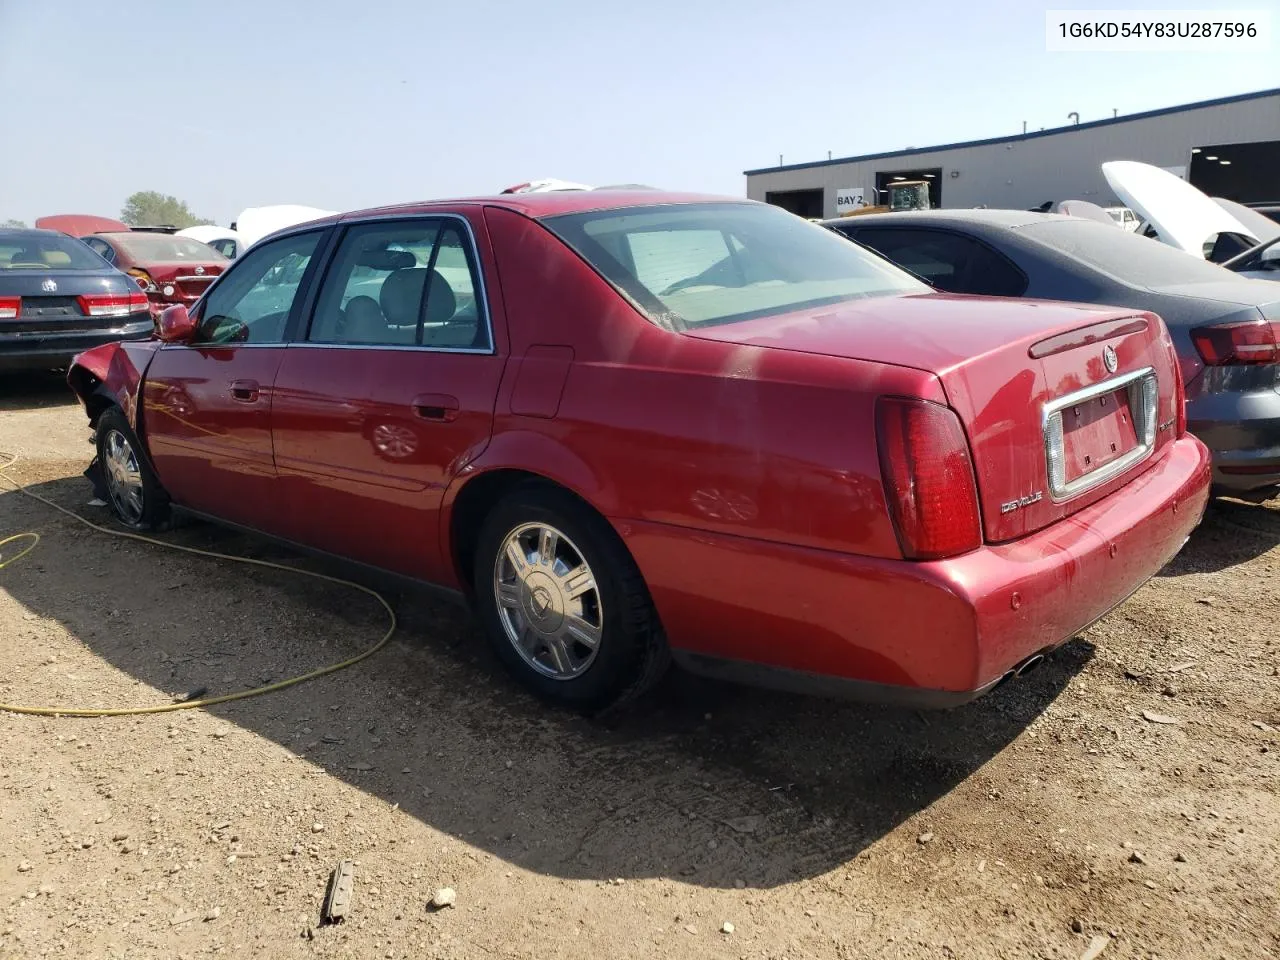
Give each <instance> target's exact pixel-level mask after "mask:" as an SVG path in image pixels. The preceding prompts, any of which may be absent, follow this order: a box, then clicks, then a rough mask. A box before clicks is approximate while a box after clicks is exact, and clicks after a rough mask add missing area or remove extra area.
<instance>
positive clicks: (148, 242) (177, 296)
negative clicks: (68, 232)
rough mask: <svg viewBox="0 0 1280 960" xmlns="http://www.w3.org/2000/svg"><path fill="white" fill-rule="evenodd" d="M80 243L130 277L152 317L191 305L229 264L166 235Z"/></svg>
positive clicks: (133, 234) (201, 246)
mask: <svg viewBox="0 0 1280 960" xmlns="http://www.w3.org/2000/svg"><path fill="white" fill-rule="evenodd" d="M80 239H81V242H83V243H86V244H88V246H89V247H90V248H91V249H92V250H93V251H94V252H95V253H97V254H98V255H99V256H100V257H102V258H103V259H104V260H106V261H107V263H109V264H111V265H112V266H113V267H115V268H116V269H117V270H123V271H124V272H125V273H127V274H129V276H131V277H133V280H134V283H136V284H137V285H138V286H139V287H140V288H141V289H142V290H143V292H144V293H146V295H147V299H149V300H150V301H151V312H152V314H153V315H154V316H159V314H160V311H161V310H163V309H164V308H165V307H168V306H172V305H173V304H175V303H182V304H186V305H187V306H191V305H192V304H194V303H195V302H196V301H197V300H198V299H200V295H201V294H202V293H204V292H205V290H207V289H208V288H209V284H210V283H212V282H213V278H214V277H216V276H218V274H220V273H222V271H223V270H225V269H226V267H227V264H229V263H230V262H231V261H230V260H228V259H227V258H226V257H224V256H223V255H222V254H220V253H219V252H218V251H217V250H215V249H213V247H211V246H209V245H208V244H207V243H201V242H200V241H199V240H192V239H191V238H190V237H176V236H173V235H172V234H168V233H151V232H144V231H129V232H128V233H93V234H89V235H88V236H84V237H81V238H80Z"/></svg>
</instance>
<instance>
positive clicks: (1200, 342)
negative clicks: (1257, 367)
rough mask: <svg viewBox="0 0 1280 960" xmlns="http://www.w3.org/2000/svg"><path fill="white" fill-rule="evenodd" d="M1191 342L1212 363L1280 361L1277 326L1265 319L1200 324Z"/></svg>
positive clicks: (1213, 364) (1210, 364)
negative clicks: (1206, 325) (1208, 325)
mask: <svg viewBox="0 0 1280 960" xmlns="http://www.w3.org/2000/svg"><path fill="white" fill-rule="evenodd" d="M1191 342H1192V343H1194V344H1195V345H1196V350H1197V351H1199V353H1200V356H1201V357H1202V358H1203V359H1204V362H1205V366H1209V367H1224V366H1228V365H1230V366H1235V365H1243V364H1263V363H1280V343H1277V337H1276V327H1275V324H1272V323H1268V322H1267V321H1266V320H1254V321H1250V322H1247V323H1223V324H1219V325H1218V326H1214V327H1199V328H1197V329H1195V330H1192V331H1191Z"/></svg>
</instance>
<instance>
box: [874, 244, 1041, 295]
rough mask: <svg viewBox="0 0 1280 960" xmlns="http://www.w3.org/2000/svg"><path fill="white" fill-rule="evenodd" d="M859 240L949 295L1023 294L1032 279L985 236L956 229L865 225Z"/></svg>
mask: <svg viewBox="0 0 1280 960" xmlns="http://www.w3.org/2000/svg"><path fill="white" fill-rule="evenodd" d="M851 232H852V235H853V238H854V239H855V240H857V241H858V242H859V243H861V244H864V245H865V246H868V247H870V248H871V249H872V250H875V251H876V252H877V253H880V254H881V255H883V256H885V257H888V258H889V259H890V260H892V261H893V262H894V263H896V264H898V265H899V266H901V267H905V268H906V269H908V270H910V271H911V272H912V273H914V274H916V276H918V277H920V278H922V279H923V280H925V281H926V282H927V283H929V284H931V285H932V286H934V287H937V288H938V289H939V290H944V291H946V292H947V293H972V294H980V295H982V296H988V297H1020V296H1022V294H1023V293H1025V292H1026V289H1027V278H1026V276H1025V275H1024V274H1023V273H1022V271H1021V270H1019V269H1018V267H1017V266H1015V265H1014V264H1013V263H1012V262H1011V261H1010V260H1009V259H1008V258H1007V257H1005V256H1004V255H1003V254H1001V253H998V252H997V251H995V250H993V249H992V248H991V247H989V246H987V245H986V244H985V243H983V242H982V241H980V240H977V239H975V238H973V237H970V236H965V235H962V234H959V233H955V232H953V231H950V230H926V229H920V228H897V227H890V226H883V227H862V228H858V229H856V230H853V231H851Z"/></svg>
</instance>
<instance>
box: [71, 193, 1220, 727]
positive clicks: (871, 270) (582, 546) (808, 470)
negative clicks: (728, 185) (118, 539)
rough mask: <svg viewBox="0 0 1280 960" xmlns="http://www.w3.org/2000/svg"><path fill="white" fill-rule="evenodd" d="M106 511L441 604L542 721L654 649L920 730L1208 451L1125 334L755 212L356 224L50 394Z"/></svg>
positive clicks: (1200, 498)
mask: <svg viewBox="0 0 1280 960" xmlns="http://www.w3.org/2000/svg"><path fill="white" fill-rule="evenodd" d="M69 378H70V382H71V385H72V387H73V388H74V389H75V391H76V393H77V394H78V395H79V396H80V398H81V400H82V401H83V403H84V405H85V407H86V409H87V412H88V414H89V417H90V420H91V422H92V423H93V425H94V426H95V427H96V430H97V438H98V461H99V465H100V468H101V472H102V486H103V487H104V491H103V492H104V496H109V499H110V501H111V503H112V504H113V507H114V509H115V511H116V513H117V514H118V516H119V518H120V519H121V520H122V521H123V522H124V523H125V524H127V525H128V526H131V527H134V528H143V529H145V528H149V527H151V528H154V527H156V526H158V525H161V524H163V523H164V522H165V520H166V518H167V517H168V516H169V514H170V511H171V510H173V509H180V510H182V511H185V512H188V513H193V514H196V515H200V516H204V517H208V518H213V519H216V520H218V521H222V522H226V523H230V524H235V525H239V526H241V527H247V528H251V529H253V530H257V531H261V532H263V533H266V534H269V535H271V536H273V537H277V538H281V539H283V540H286V541H291V542H293V543H296V544H300V545H303V546H305V547H308V548H312V549H315V550H319V551H324V552H327V553H330V554H336V555H339V556H342V557H345V558H349V559H351V560H355V561H360V562H362V563H364V564H370V565H373V566H375V567H380V568H385V569H387V570H391V571H395V572H396V573H399V574H405V575H408V576H410V577H413V578H417V579H419V580H422V581H429V582H432V583H435V584H439V585H443V586H445V587H447V588H450V589H452V590H454V591H457V592H458V593H459V594H464V595H467V596H469V597H470V598H471V600H472V602H473V603H474V605H475V607H476V609H477V610H478V612H479V615H480V617H481V618H482V619H483V622H484V626H485V628H486V629H487V632H488V635H489V637H490V638H491V639H492V642H493V645H494V649H495V650H496V651H497V653H498V655H499V657H500V658H501V659H502V660H503V661H504V662H505V663H506V664H507V666H508V667H509V668H510V669H511V670H512V671H513V672H514V673H515V674H516V675H517V676H518V677H520V678H521V679H522V680H523V681H524V682H525V683H526V684H528V685H529V686H530V687H532V688H533V689H534V690H535V691H537V692H538V693H540V694H542V695H544V696H547V697H550V698H554V699H556V700H559V701H562V702H567V703H571V704H575V705H579V706H586V707H596V706H599V705H601V704H606V703H609V702H612V701H616V700H618V699H619V698H622V697H625V696H627V695H629V694H633V693H635V692H637V691H639V690H641V689H643V688H644V687H645V686H646V685H648V684H649V683H651V682H652V681H653V680H654V679H655V678H656V677H657V676H658V675H659V674H660V673H661V671H662V668H663V667H664V666H665V665H666V664H667V662H668V659H669V658H670V657H672V656H674V658H675V659H676V660H677V661H678V662H680V663H682V664H683V665H685V666H686V667H688V668H690V669H692V670H695V671H697V672H701V673H706V674H711V675H715V676H721V677H728V678H734V679H740V680H746V681H752V682H759V683H764V684H769V685H773V686H778V687H783V688H790V689H805V690H817V691H826V692H831V693H849V694H852V695H854V696H857V697H861V698H864V699H879V700H886V701H896V702H903V703H911V704H917V705H932V706H944V705H951V704H957V703H960V702H963V701H965V700H968V699H971V698H973V697H974V696H976V695H979V694H981V693H983V692H985V691H987V690H989V689H990V688H992V687H993V686H994V685H995V684H997V683H999V682H1000V681H1001V680H1002V679H1004V678H1006V677H1009V676H1011V675H1013V674H1016V673H1018V672H1020V671H1022V670H1024V669H1025V668H1027V667H1028V666H1029V665H1031V664H1034V663H1036V662H1038V660H1039V658H1041V657H1042V656H1043V655H1044V654H1045V653H1046V652H1048V651H1050V650H1052V649H1053V648H1055V647H1056V646H1058V645H1059V644H1060V643H1062V642H1063V641H1065V640H1066V639H1068V638H1070V637H1072V636H1074V635H1075V634H1076V633H1077V632H1078V631H1080V630H1081V629H1083V628H1084V627H1086V626H1087V625H1089V624H1090V623H1092V622H1093V621H1094V620H1096V619H1097V618H1099V617H1101V616H1102V615H1104V614H1105V613H1107V612H1108V611H1109V610H1110V609H1111V608H1112V607H1114V606H1115V605H1116V604H1118V603H1120V602H1121V601H1122V600H1124V599H1125V598H1126V597H1127V596H1128V595H1129V594H1130V593H1132V592H1133V591H1134V590H1135V589H1137V588H1138V587H1139V586H1140V585H1141V584H1142V583H1143V582H1144V581H1146V580H1147V578H1149V577H1150V576H1151V575H1152V574H1154V573H1155V572H1156V571H1157V570H1159V569H1160V567H1161V566H1162V565H1163V564H1164V563H1165V562H1166V561H1167V560H1169V558H1170V557H1172V556H1173V555H1174V554H1175V553H1176V552H1177V551H1178V549H1179V548H1180V547H1181V546H1182V544H1183V543H1184V542H1185V541H1186V539H1187V536H1188V534H1189V533H1190V531H1191V530H1192V528H1193V527H1195V526H1196V524H1197V522H1198V521H1199V519H1200V517H1201V515H1202V512H1203V510H1204V506H1205V502H1206V499H1207V495H1208V484H1209V457H1208V453H1207V452H1206V450H1205V448H1204V446H1203V445H1202V444H1201V443H1200V442H1199V441H1198V440H1196V439H1195V438H1194V437H1192V436H1190V435H1188V434H1187V433H1186V428H1185V424H1184V419H1183V413H1182V408H1183V401H1182V395H1181V380H1180V378H1179V377H1178V376H1177V360H1176V358H1175V355H1174V352H1173V347H1172V346H1171V344H1170V340H1169V336H1168V333H1167V332H1166V330H1165V328H1164V325H1163V323H1162V322H1161V321H1160V319H1159V318H1157V317H1156V316H1155V315H1153V314H1150V313H1142V312H1137V311H1134V310H1116V309H1109V308H1101V307H1086V306H1078V305H1066V304H1058V303H1040V302H1029V301H1009V300H994V299H991V300H988V299H980V298H966V297H958V296H948V295H940V294H935V293H933V292H932V291H931V290H930V289H928V288H927V287H925V286H924V285H922V284H921V283H919V282H918V281H916V280H915V279H913V278H912V277H911V276H909V275H908V274H906V273H904V272H901V271H899V270H898V269H897V268H896V267H893V266H892V265H890V264H889V263H887V262H886V261H883V260H881V259H880V258H878V257H876V256H874V255H873V254H871V253H869V252H867V251H864V250H862V249H860V248H858V247H857V246H855V245H853V244H850V243H848V242H847V241H844V240H843V239H842V238H840V237H837V236H835V235H834V234H832V233H830V231H827V230H824V229H823V228H821V227H819V226H816V225H813V224H810V223H807V222H805V221H804V220H802V219H800V218H798V217H795V216H793V215H791V214H789V213H786V212H784V211H782V210H780V209H778V208H776V207H771V206H766V205H763V204H756V203H751V202H747V201H731V200H720V199H714V198H707V197H698V196H686V195H678V194H667V193H656V192H653V191H637V192H615V193H610V192H599V191H590V192H585V191H581V192H564V193H542V194H525V195H506V196H501V197H494V198H487V199H483V198H482V199H475V200H465V201H456V202H439V203H430V204H418V205H413V206H401V207H392V208H386V209H379V210H371V211H366V212H363V213H352V214H347V215H345V216H340V217H333V218H330V219H328V220H325V221H320V222H318V223H313V224H309V225H306V226H302V227H296V228H291V229H289V230H287V231H282V232H280V233H278V234H275V235H274V236H273V237H272V238H270V239H267V240H264V241H262V242H261V243H259V244H257V245H256V246H255V247H254V248H253V249H252V250H250V251H249V252H248V253H247V254H245V256H244V257H242V258H241V259H239V260H236V261H235V262H234V264H233V265H232V266H231V267H230V268H229V269H228V270H227V272H226V273H225V274H224V275H223V276H222V277H221V278H220V279H219V280H218V282H217V283H215V284H214V286H213V287H212V288H211V289H210V290H209V291H208V292H207V293H206V294H205V295H204V297H203V298H202V299H201V300H200V302H199V303H197V304H196V305H195V307H194V309H192V310H191V311H189V312H188V311H187V310H186V309H185V308H182V307H174V308H170V309H169V310H166V311H165V312H164V314H163V315H162V316H161V319H160V324H159V331H158V334H157V337H156V338H155V339H153V340H151V341H149V342H135V343H125V344H122V345H119V346H114V347H109V348H104V349H101V350H95V351H91V352H89V353H86V354H84V355H82V356H81V357H80V358H79V360H78V362H77V364H76V366H75V367H74V369H73V370H71V372H70V374H69Z"/></svg>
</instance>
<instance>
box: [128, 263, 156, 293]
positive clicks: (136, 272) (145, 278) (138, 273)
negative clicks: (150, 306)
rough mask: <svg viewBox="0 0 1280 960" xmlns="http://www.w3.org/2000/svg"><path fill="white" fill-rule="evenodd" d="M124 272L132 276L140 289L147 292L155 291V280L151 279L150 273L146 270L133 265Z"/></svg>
mask: <svg viewBox="0 0 1280 960" xmlns="http://www.w3.org/2000/svg"><path fill="white" fill-rule="evenodd" d="M126 272H127V273H128V274H129V276H131V277H133V282H134V283H136V284H137V285H138V287H139V288H140V289H142V290H143V291H145V292H147V293H155V292H156V289H157V288H156V282H155V281H154V280H152V279H151V274H149V273H147V271H145V270H141V269H138V268H136V267H135V268H133V269H131V270H128V271H126Z"/></svg>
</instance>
